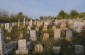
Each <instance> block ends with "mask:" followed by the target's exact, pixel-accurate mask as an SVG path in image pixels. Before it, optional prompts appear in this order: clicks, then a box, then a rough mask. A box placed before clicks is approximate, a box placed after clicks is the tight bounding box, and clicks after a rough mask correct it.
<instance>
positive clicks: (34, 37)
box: [30, 30, 37, 41]
mask: <svg viewBox="0 0 85 55" xmlns="http://www.w3.org/2000/svg"><path fill="white" fill-rule="evenodd" d="M30 39H31V40H32V41H36V40H37V37H36V31H35V30H30Z"/></svg>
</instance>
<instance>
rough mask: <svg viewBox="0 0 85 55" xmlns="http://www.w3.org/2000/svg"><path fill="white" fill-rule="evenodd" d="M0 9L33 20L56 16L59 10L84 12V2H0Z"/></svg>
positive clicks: (22, 0) (8, 0) (59, 0)
mask: <svg viewBox="0 0 85 55" xmlns="http://www.w3.org/2000/svg"><path fill="white" fill-rule="evenodd" d="M0 9H2V10H6V11H8V12H9V13H13V14H16V13H18V12H23V13H24V14H25V15H27V16H28V17H32V18H34V19H36V18H39V17H40V16H49V15H51V16H56V15H57V14H58V13H59V11H60V10H64V11H65V12H67V13H69V12H70V11H71V10H77V11H78V12H85V0H0Z"/></svg>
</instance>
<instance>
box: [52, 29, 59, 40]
mask: <svg viewBox="0 0 85 55" xmlns="http://www.w3.org/2000/svg"><path fill="white" fill-rule="evenodd" d="M60 37H61V29H55V30H54V39H58V38H60Z"/></svg>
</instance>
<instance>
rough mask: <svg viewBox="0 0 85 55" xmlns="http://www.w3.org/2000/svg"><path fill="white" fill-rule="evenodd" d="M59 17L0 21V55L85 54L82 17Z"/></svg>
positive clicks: (84, 23)
mask: <svg viewBox="0 0 85 55" xmlns="http://www.w3.org/2000/svg"><path fill="white" fill-rule="evenodd" d="M62 17H63V16H62ZM62 17H61V19H60V16H59V17H57V18H56V17H40V19H28V18H26V17H24V16H23V17H22V19H20V18H18V19H16V20H15V21H14V20H12V22H9V21H7V22H5V21H4V22H1V23H0V55H85V19H84V18H83V17H82V18H78V17H75V18H73V17H70V18H66V17H65V18H64V17H63V18H62ZM58 18H59V19H58Z"/></svg>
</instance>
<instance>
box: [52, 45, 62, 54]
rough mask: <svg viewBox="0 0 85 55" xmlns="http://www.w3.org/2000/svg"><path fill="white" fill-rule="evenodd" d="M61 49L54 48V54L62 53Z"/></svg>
mask: <svg viewBox="0 0 85 55" xmlns="http://www.w3.org/2000/svg"><path fill="white" fill-rule="evenodd" d="M60 48H61V47H59V46H53V53H54V54H59V53H60Z"/></svg>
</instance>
